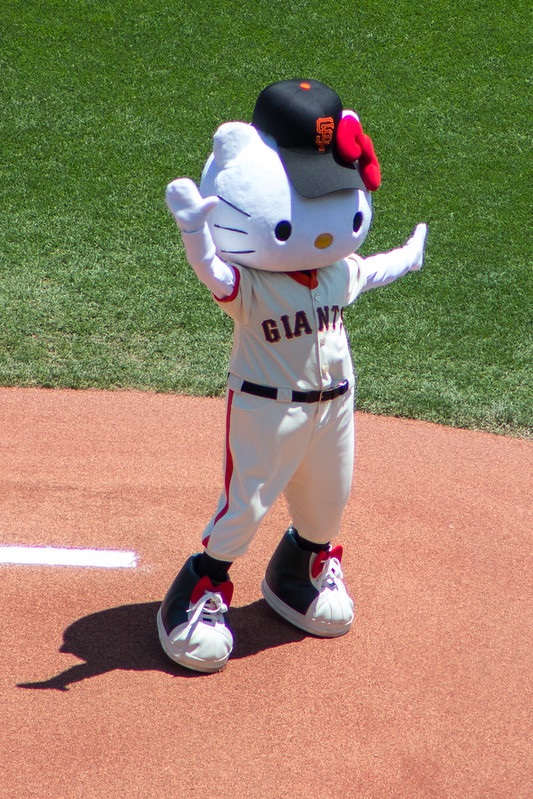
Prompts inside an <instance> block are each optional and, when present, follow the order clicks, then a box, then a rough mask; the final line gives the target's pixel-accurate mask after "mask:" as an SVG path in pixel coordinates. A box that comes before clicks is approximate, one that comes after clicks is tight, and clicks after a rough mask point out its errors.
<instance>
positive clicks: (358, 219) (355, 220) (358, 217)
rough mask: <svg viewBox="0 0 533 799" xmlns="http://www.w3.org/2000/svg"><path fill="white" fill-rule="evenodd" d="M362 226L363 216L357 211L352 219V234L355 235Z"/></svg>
mask: <svg viewBox="0 0 533 799" xmlns="http://www.w3.org/2000/svg"><path fill="white" fill-rule="evenodd" d="M362 224H363V214H362V213H361V211H358V212H357V213H356V215H355V216H354V218H353V232H354V233H357V231H359V230H360V229H361V225H362Z"/></svg>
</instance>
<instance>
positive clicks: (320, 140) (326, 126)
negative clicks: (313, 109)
mask: <svg viewBox="0 0 533 799" xmlns="http://www.w3.org/2000/svg"><path fill="white" fill-rule="evenodd" d="M334 129H335V122H334V120H333V117H319V118H318V119H317V121H316V139H315V141H316V146H317V147H318V150H319V152H321V153H323V152H324V151H325V149H326V147H327V146H328V145H329V144H331V142H332V141H333V131H334Z"/></svg>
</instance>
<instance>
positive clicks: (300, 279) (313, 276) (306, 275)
mask: <svg viewBox="0 0 533 799" xmlns="http://www.w3.org/2000/svg"><path fill="white" fill-rule="evenodd" d="M285 274H286V275H288V276H289V277H290V278H292V279H293V280H295V281H296V282H297V283H299V284H300V286H305V287H306V288H308V289H316V287H317V286H318V269H304V270H302V271H301V272H285Z"/></svg>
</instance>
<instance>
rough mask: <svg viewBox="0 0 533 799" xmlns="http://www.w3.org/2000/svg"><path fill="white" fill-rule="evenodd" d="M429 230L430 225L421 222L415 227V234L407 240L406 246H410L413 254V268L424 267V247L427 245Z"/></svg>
mask: <svg viewBox="0 0 533 799" xmlns="http://www.w3.org/2000/svg"><path fill="white" fill-rule="evenodd" d="M427 232H428V226H427V225H426V224H425V222H421V223H420V224H419V225H417V226H416V227H415V229H414V233H413V235H412V236H411V238H410V239H409V241H408V242H407V245H406V246H407V247H408V248H409V252H410V253H411V256H412V266H411V270H417V269H421V268H422V264H423V263H424V249H425V246H426V236H427Z"/></svg>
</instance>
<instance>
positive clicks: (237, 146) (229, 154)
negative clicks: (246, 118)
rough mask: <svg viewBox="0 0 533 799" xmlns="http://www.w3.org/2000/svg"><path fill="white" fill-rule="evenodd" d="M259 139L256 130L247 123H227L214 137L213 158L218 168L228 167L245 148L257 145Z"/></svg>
mask: <svg viewBox="0 0 533 799" xmlns="http://www.w3.org/2000/svg"><path fill="white" fill-rule="evenodd" d="M258 138H259V137H258V134H257V131H256V129H255V128H253V127H252V126H251V125H247V124H246V123H245V122H225V123H224V124H223V125H221V126H220V127H219V128H218V130H217V131H216V133H215V135H214V136H213V157H214V159H215V163H216V165H217V167H218V168H219V169H224V168H225V167H227V165H228V164H229V162H230V161H233V159H234V158H236V157H237V155H239V153H241V152H242V150H244V148H245V147H248V146H249V145H251V144H254V143H257V142H258Z"/></svg>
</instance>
